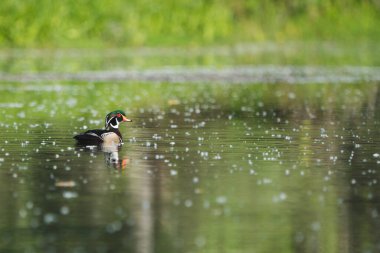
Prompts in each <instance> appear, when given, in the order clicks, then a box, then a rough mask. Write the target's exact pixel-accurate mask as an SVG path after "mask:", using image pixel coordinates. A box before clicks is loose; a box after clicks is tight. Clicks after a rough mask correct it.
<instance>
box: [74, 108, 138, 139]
mask: <svg viewBox="0 0 380 253" xmlns="http://www.w3.org/2000/svg"><path fill="white" fill-rule="evenodd" d="M131 121H132V120H130V119H128V118H127V117H126V116H125V113H124V112H123V111H122V110H116V111H113V112H110V113H108V114H107V116H106V118H105V129H94V130H88V131H86V132H84V133H81V134H78V135H75V136H74V139H76V140H77V141H78V144H82V145H101V144H102V145H103V146H112V145H121V144H122V143H123V137H122V136H121V133H120V131H119V124H120V123H121V122H131Z"/></svg>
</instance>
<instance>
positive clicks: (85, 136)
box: [74, 129, 109, 145]
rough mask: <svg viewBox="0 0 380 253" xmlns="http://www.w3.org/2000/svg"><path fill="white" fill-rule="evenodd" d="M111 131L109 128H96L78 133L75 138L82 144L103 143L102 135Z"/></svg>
mask: <svg viewBox="0 0 380 253" xmlns="http://www.w3.org/2000/svg"><path fill="white" fill-rule="evenodd" d="M107 132H109V131H108V130H103V129H94V130H89V131H86V132H84V133H81V134H78V135H75V136H74V139H76V140H77V141H78V142H79V143H81V144H86V145H98V144H101V143H103V141H104V139H103V137H102V135H103V134H105V133H107Z"/></svg>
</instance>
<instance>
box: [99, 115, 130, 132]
mask: <svg viewBox="0 0 380 253" xmlns="http://www.w3.org/2000/svg"><path fill="white" fill-rule="evenodd" d="M131 121H132V120H130V119H128V118H127V117H126V116H125V112H124V111H122V110H116V111H113V112H110V113H108V114H107V116H106V119H105V128H106V129H109V128H119V124H120V123H121V122H131Z"/></svg>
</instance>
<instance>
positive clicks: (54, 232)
mask: <svg viewBox="0 0 380 253" xmlns="http://www.w3.org/2000/svg"><path fill="white" fill-rule="evenodd" d="M91 70H93V69H91ZM81 73H82V72H81ZM333 73H334V72H333ZM371 73H372V72H371ZM373 73H374V75H376V73H377V72H376V71H374V72H373ZM7 74H10V73H7ZM12 75H13V74H12ZM37 75H40V74H39V73H37ZM269 75H270V74H269ZM319 76H320V78H322V80H325V79H323V78H325V77H324V76H323V75H319ZM332 76H334V75H333V74H332ZM55 77H56V76H55ZM297 80H298V79H297ZM295 83H297V82H295ZM295 83H293V84H289V83H286V82H283V81H278V82H275V83H267V82H263V83H260V82H254V83H249V82H245V83H244V84H238V83H235V84H232V83H228V82H215V83H214V82H212V81H202V82H198V81H195V82H183V83H176V82H173V83H166V82H149V81H145V82H143V81H138V80H137V81H136V80H135V81H132V80H129V81H122V80H118V82H116V83H115V82H114V81H113V80H108V79H105V80H102V81H99V80H98V81H96V82H94V81H93V80H87V79H86V78H84V79H83V80H80V81H79V80H72V79H69V80H60V79H58V80H56V79H53V80H50V79H49V80H41V79H38V80H36V81H35V82H30V81H25V82H23V81H20V80H8V81H7V80H5V79H2V82H1V85H0V88H1V100H0V112H1V116H0V203H1V204H2V207H3V208H1V210H0V251H1V252H377V251H379V250H380V244H379V241H378V238H379V236H380V234H379V231H380V222H379V212H380V205H379V199H380V189H379V180H380V178H379V172H378V169H379V164H380V149H379V147H380V132H379V131H380V130H379V129H380V128H379V122H380V121H379V120H380V114H379V111H380V86H379V83H378V80H377V81H376V80H365V78H361V79H360V80H356V81H355V82H354V81H349V82H348V81H347V82H345V81H338V82H335V81H331V82H330V81H323V82H314V81H312V82H306V81H302V82H299V83H302V84H304V85H300V84H295ZM117 108H120V109H123V110H125V111H126V112H127V115H128V117H129V118H132V119H133V122H132V123H130V124H128V125H122V126H121V132H122V134H123V135H124V145H123V146H122V147H121V148H120V149H118V150H102V149H99V148H96V147H81V146H77V145H76V143H75V141H74V139H72V136H73V135H74V134H76V133H79V132H83V131H85V130H88V129H92V128H101V127H102V126H103V118H104V116H105V115H106V114H107V113H108V112H109V111H112V110H114V109H117ZM115 157H117V158H118V161H117V162H112V158H115Z"/></svg>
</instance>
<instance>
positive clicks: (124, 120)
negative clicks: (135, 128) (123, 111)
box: [123, 115, 132, 122]
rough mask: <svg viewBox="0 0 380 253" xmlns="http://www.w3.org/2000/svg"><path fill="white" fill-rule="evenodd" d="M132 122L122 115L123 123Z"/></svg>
mask: <svg viewBox="0 0 380 253" xmlns="http://www.w3.org/2000/svg"><path fill="white" fill-rule="evenodd" d="M131 121H132V120H131V119H128V118H127V117H125V116H124V115H123V122H131Z"/></svg>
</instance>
